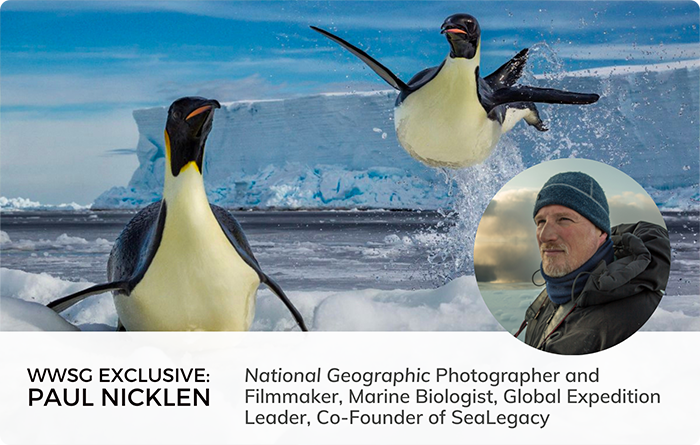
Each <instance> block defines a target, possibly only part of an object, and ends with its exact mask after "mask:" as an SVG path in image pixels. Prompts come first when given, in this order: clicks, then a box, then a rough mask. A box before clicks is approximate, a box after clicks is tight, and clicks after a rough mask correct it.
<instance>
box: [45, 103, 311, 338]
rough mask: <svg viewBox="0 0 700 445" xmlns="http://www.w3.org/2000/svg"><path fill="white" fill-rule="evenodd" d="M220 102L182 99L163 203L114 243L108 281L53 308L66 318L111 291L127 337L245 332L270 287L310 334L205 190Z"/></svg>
mask: <svg viewBox="0 0 700 445" xmlns="http://www.w3.org/2000/svg"><path fill="white" fill-rule="evenodd" d="M219 107H220V105H219V102H217V101H215V100H207V99H204V98H201V97H185V98H182V99H178V100H176V101H175V102H174V103H173V104H172V105H171V106H170V109H169V111H168V119H167V123H166V127H165V158H166V163H165V184H164V187H163V199H162V200H161V201H158V202H156V203H153V204H151V205H149V206H148V207H146V208H145V209H143V210H141V211H140V212H139V213H137V214H136V216H134V218H133V219H132V220H131V221H130V222H129V223H128V224H127V225H126V227H125V228H124V230H123V231H122V233H121V234H120V235H119V237H118V238H117V240H116V241H115V243H114V247H113V248H112V252H111V253H110V255H109V261H108V263H107V276H108V280H109V282H108V283H106V284H99V285H96V286H93V287H90V288H88V289H85V290H82V291H80V292H76V293H75V294H72V295H69V296H67V297H63V298H61V299H59V300H56V301H54V302H52V303H50V304H49V305H48V306H49V307H50V308H52V309H54V310H55V311H56V312H61V311H63V310H65V309H67V308H68V307H70V306H72V305H73V304H75V303H77V302H78V301H80V300H82V299H84V298H86V297H88V296H90V295H96V294H99V293H103V292H107V291H112V293H113V295H114V303H115V306H116V308H117V314H118V316H119V327H120V328H123V329H126V330H129V331H193V330H206V331H243V330H248V329H249V328H250V325H251V323H252V322H253V316H254V314H255V297H256V292H257V289H258V286H259V285H260V283H264V284H266V285H267V286H268V287H269V288H270V289H271V290H272V292H273V293H275V294H276V295H277V296H278V297H279V298H280V299H281V300H282V302H284V304H285V305H286V306H287V308H288V309H289V310H290V311H291V313H292V315H293V317H294V319H295V320H296V322H297V324H298V325H299V327H300V328H301V329H302V330H304V331H306V330H307V329H306V326H305V325H304V320H303V319H302V317H301V315H300V314H299V311H297V309H296V308H295V307H294V305H293V304H292V302H291V301H290V300H289V298H287V296H286V295H285V294H284V292H283V291H282V289H281V288H280V286H279V285H278V284H277V283H275V281H274V280H272V278H270V277H269V276H268V275H266V274H265V273H264V272H263V271H262V270H261V268H260V265H259V264H258V262H257V261H256V259H255V257H254V256H253V252H252V250H251V249H250V245H249V244H248V241H247V240H246V237H245V234H244V233H243V230H242V229H241V226H240V225H239V224H238V222H237V221H236V219H235V218H234V217H233V215H231V214H230V213H229V212H227V211H226V210H224V209H223V208H221V207H219V206H215V205H212V204H209V201H208V200H207V195H206V193H205V190H204V181H203V178H202V165H203V160H204V145H205V142H206V140H207V136H208V135H209V132H210V131H211V128H212V120H213V116H214V110H215V109H216V108H219Z"/></svg>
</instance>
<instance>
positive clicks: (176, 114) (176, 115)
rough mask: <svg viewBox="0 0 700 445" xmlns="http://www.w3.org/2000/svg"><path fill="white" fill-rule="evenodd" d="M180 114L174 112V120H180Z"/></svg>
mask: <svg viewBox="0 0 700 445" xmlns="http://www.w3.org/2000/svg"><path fill="white" fill-rule="evenodd" d="M180 116H181V115H180V112H179V111H173V119H180Z"/></svg>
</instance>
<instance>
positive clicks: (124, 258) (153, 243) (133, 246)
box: [107, 200, 167, 295]
mask: <svg viewBox="0 0 700 445" xmlns="http://www.w3.org/2000/svg"><path fill="white" fill-rule="evenodd" d="M166 213H167V205H166V203H165V201H162V200H161V201H156V202H154V203H153V204H150V205H148V206H147V207H145V208H144V209H142V210H141V211H140V212H138V213H137V214H136V216H134V217H133V218H132V219H131V221H129V222H128V223H127V225H126V226H125V227H124V230H122V233H121V234H119V236H118V237H117V239H116V241H114V246H113V247H112V251H111V252H110V254H109V260H108V261H107V278H108V279H109V280H111V281H126V282H128V283H129V285H128V289H126V294H127V295H128V294H129V293H130V292H131V291H132V290H133V289H134V288H135V287H136V285H137V284H138V283H139V282H140V281H141V279H142V278H143V276H144V275H145V274H146V271H147V270H148V267H149V266H150V265H151V262H152V261H153V258H154V257H155V255H156V252H157V251H158V247H160V241H161V240H162V238H163V229H164V228H165V216H166Z"/></svg>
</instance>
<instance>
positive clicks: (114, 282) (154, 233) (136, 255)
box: [46, 201, 165, 312]
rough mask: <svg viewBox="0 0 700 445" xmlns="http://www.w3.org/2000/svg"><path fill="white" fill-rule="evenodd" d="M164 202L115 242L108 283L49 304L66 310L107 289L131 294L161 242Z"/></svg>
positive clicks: (151, 207) (135, 219) (142, 214)
mask: <svg viewBox="0 0 700 445" xmlns="http://www.w3.org/2000/svg"><path fill="white" fill-rule="evenodd" d="M164 222H165V204H164V203H161V201H158V202H155V203H153V204H151V205H149V206H148V207H146V208H144V209H143V210H141V211H140V212H139V213H137V214H136V216H134V217H133V218H132V219H131V221H129V223H127V225H126V227H125V228H124V230H123V231H122V233H121V234H120V235H119V237H118V238H117V240H116V241H115V242H114V246H113V247H112V251H111V252H110V254H109V260H108V262H107V279H108V280H110V282H109V283H104V284H98V285H95V286H92V287H89V288H87V289H83V290H81V291H79V292H75V293H73V294H71V295H67V296H65V297H62V298H59V299H58V300H54V301H52V302H51V303H49V304H47V305H46V306H47V307H48V308H50V309H53V310H54V311H56V312H63V311H65V310H66V309H68V308H69V307H71V306H73V305H74V304H76V303H78V302H80V301H82V300H84V299H85V298H87V297H90V296H93V295H98V294H102V293H104V292H110V291H112V292H119V293H122V294H126V295H128V294H129V293H131V291H132V290H133V289H134V287H136V285H137V284H138V283H139V281H141V278H143V274H144V273H145V272H146V269H148V266H149V265H150V263H151V261H152V260H153V257H154V256H155V253H156V250H158V245H160V239H161V235H162V233H163V227H162V225H163V223H164Z"/></svg>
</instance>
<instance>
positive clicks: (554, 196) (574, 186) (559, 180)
mask: <svg viewBox="0 0 700 445" xmlns="http://www.w3.org/2000/svg"><path fill="white" fill-rule="evenodd" d="M549 205H561V206H564V207H568V208H570V209H571V210H575V211H576V212H578V213H579V214H581V215H582V216H583V217H585V218H586V219H587V220H589V221H590V222H592V223H593V225H595V226H596V227H598V228H599V229H600V230H602V231H603V232H605V233H607V234H608V235H610V210H609V209H608V200H607V198H606V197H605V192H603V189H602V188H601V187H600V184H598V183H597V182H596V180H595V179H593V178H591V177H590V176H588V175H587V174H585V173H581V172H564V173H558V174H556V175H554V176H552V177H551V178H549V181H547V182H546V183H545V184H544V186H543V187H542V190H540V192H539V193H538V194H537V200H536V201H535V211H534V212H533V213H532V217H533V218H534V217H535V216H536V215H537V212H539V210H540V209H541V208H542V207H545V206H549Z"/></svg>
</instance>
